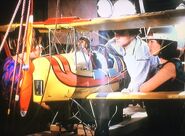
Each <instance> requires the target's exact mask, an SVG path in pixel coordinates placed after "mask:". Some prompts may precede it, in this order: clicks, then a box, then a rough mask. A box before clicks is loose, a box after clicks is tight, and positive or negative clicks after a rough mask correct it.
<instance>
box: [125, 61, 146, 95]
mask: <svg viewBox="0 0 185 136" xmlns="http://www.w3.org/2000/svg"><path fill="white" fill-rule="evenodd" d="M131 61H132V60H130V62H131ZM127 64H128V63H127ZM127 69H128V72H129V75H130V78H131V80H130V83H129V85H128V88H127V89H128V90H129V91H130V92H138V91H139V87H140V85H141V84H143V83H144V82H145V81H146V79H147V77H148V74H149V72H150V61H149V60H142V61H135V62H134V64H133V63H131V64H130V65H127Z"/></svg>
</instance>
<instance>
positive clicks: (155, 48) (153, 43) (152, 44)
mask: <svg viewBox="0 0 185 136" xmlns="http://www.w3.org/2000/svg"><path fill="white" fill-rule="evenodd" d="M148 46H149V49H150V53H151V54H152V55H158V53H159V51H160V44H159V43H158V42H157V40H154V39H152V40H148Z"/></svg>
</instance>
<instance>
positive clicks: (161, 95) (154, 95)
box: [87, 91, 185, 100]
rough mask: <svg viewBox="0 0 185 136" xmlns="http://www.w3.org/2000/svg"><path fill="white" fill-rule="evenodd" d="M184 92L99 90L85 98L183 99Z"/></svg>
mask: <svg viewBox="0 0 185 136" xmlns="http://www.w3.org/2000/svg"><path fill="white" fill-rule="evenodd" d="M184 98H185V93H184V94H183V93H182V92H180V91H173V92H167V91H164V92H150V93H141V92H136V93H121V92H111V93H110V92H109V93H108V92H107V93H106V92H99V93H93V94H90V95H89V96H88V97H87V99H106V100H133V99H134V100H148V99H150V100H152V99H153V100H155V99H156V100H157V99H160V100H161V99H184Z"/></svg>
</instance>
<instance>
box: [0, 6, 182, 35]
mask: <svg viewBox="0 0 185 136" xmlns="http://www.w3.org/2000/svg"><path fill="white" fill-rule="evenodd" d="M184 21H185V9H175V10H165V11H158V12H148V13H141V14H135V15H128V16H123V17H118V18H93V19H81V18H78V17H64V18H49V19H47V20H45V21H43V22H34V24H33V27H34V28H40V29H70V28H75V29H77V30H80V31H98V30H118V29H132V28H143V27H146V28H147V27H155V26H166V25H173V24H178V23H181V22H184ZM18 26H19V24H12V26H11V28H13V29H15V28H16V27H18ZM7 27H8V25H2V26H0V32H5V31H6V30H7Z"/></svg>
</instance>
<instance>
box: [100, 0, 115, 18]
mask: <svg viewBox="0 0 185 136" xmlns="http://www.w3.org/2000/svg"><path fill="white" fill-rule="evenodd" d="M97 12H98V15H99V16H100V17H111V16H112V12H113V5H112V3H111V1H110V0H99V1H98V3H97Z"/></svg>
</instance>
